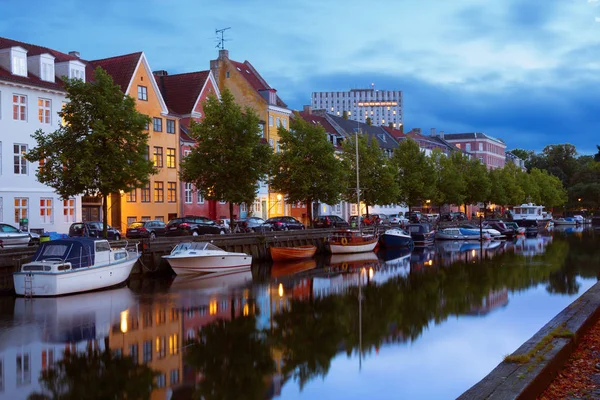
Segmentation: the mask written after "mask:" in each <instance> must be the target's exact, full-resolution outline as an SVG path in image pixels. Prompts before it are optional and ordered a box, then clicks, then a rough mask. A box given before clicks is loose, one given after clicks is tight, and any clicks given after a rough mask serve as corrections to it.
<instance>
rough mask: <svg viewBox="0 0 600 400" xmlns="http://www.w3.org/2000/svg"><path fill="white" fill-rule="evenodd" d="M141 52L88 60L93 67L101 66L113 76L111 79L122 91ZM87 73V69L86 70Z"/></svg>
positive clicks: (129, 80) (125, 88) (127, 84)
mask: <svg viewBox="0 0 600 400" xmlns="http://www.w3.org/2000/svg"><path fill="white" fill-rule="evenodd" d="M141 56H142V52H141V51H139V52H137V53H131V54H125V55H122V56H117V57H110V58H104V59H101V60H94V61H90V64H92V66H93V67H94V69H95V68H96V67H101V68H102V69H104V70H105V71H106V72H108V74H109V75H110V76H111V77H112V78H113V81H114V82H115V83H116V84H117V85H119V86H121V90H122V91H123V93H125V91H126V90H127V87H128V86H129V83H130V82H131V79H132V78H133V74H134V73H135V68H136V67H137V65H138V62H139V60H140V57H141ZM86 73H87V71H86Z"/></svg>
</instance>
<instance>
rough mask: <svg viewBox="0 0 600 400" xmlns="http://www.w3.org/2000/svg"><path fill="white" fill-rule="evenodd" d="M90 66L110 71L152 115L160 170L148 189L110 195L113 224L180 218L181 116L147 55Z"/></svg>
mask: <svg viewBox="0 0 600 400" xmlns="http://www.w3.org/2000/svg"><path fill="white" fill-rule="evenodd" d="M90 66H91V67H93V68H96V67H101V68H103V69H104V70H106V72H108V73H109V74H110V75H111V76H112V78H113V80H114V82H115V83H116V84H117V85H119V86H120V87H121V90H123V93H126V94H128V95H129V96H131V97H133V98H134V99H135V101H136V108H137V110H138V111H139V112H141V113H143V114H146V115H147V116H149V117H150V118H151V122H150V123H149V126H148V132H149V138H148V157H150V158H151V159H152V160H154V164H155V166H156V167H157V170H158V173H157V174H156V175H152V176H151V177H150V183H149V185H148V186H146V187H145V188H141V189H135V190H133V191H131V192H129V193H115V194H113V195H112V196H111V197H110V200H109V205H108V207H109V221H108V222H109V224H110V225H112V226H113V227H116V228H117V229H120V230H121V232H124V231H125V230H126V229H127V226H129V225H130V224H131V223H132V222H134V221H140V220H147V219H157V220H161V221H165V222H167V221H169V220H170V219H172V218H175V217H177V215H178V213H179V210H180V208H179V203H180V196H179V193H178V189H177V188H178V187H179V161H180V160H179V159H178V154H179V119H178V118H177V116H175V115H173V114H170V113H169V110H168V108H167V105H166V104H165V101H164V99H163V97H162V95H161V93H160V90H159V88H158V85H157V83H156V80H155V79H154V75H153V74H152V69H151V68H150V66H149V65H148V61H147V60H146V56H145V55H144V53H142V52H138V53H133V54H127V55H122V56H117V57H111V58H105V59H102V60H95V61H90ZM84 207H85V205H84ZM84 214H85V211H84Z"/></svg>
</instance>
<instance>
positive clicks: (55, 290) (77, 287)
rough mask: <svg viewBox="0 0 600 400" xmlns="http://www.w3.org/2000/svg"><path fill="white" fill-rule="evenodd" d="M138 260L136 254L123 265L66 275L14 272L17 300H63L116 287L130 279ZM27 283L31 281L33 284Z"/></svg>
mask: <svg viewBox="0 0 600 400" xmlns="http://www.w3.org/2000/svg"><path fill="white" fill-rule="evenodd" d="M138 258H139V256H138V255H137V254H130V255H129V258H128V259H126V260H124V261H121V262H117V263H112V264H109V265H104V266H97V267H87V268H78V269H75V270H71V271H65V272H38V271H33V272H15V273H14V274H13V282H14V286H15V292H16V294H17V295H18V296H32V297H38V296H61V295H65V294H72V293H82V292H89V291H92V290H98V289H104V288H107V287H111V286H116V285H119V284H121V283H123V282H125V281H126V280H127V278H129V274H130V273H131V270H132V268H133V265H134V264H135V263H136V261H137V260H138ZM26 280H31V284H29V282H27V283H26Z"/></svg>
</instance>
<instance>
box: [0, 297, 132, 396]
mask: <svg viewBox="0 0 600 400" xmlns="http://www.w3.org/2000/svg"><path fill="white" fill-rule="evenodd" d="M133 302H134V298H133V296H132V293H131V291H130V290H129V289H128V288H121V289H115V290H110V291H105V292H96V293H87V294H82V295H77V296H66V297H58V298H34V299H24V298H17V299H16V300H15V306H14V316H13V322H12V326H10V327H4V328H3V329H2V334H1V336H0V392H2V393H4V394H6V395H7V398H10V399H15V400H16V399H27V398H28V396H29V395H30V394H31V393H32V392H40V391H41V386H40V383H39V378H40V374H41V373H42V371H44V370H46V369H48V368H50V367H52V366H53V365H54V364H55V363H56V362H57V361H59V360H61V359H62V358H63V356H64V353H65V352H85V351H86V350H88V349H91V350H100V351H103V350H105V339H106V338H107V337H108V336H109V332H110V330H111V329H110V328H111V322H112V321H114V320H118V319H119V316H120V314H121V313H122V312H124V311H126V310H128V309H129V308H130V307H131V306H132V304H133Z"/></svg>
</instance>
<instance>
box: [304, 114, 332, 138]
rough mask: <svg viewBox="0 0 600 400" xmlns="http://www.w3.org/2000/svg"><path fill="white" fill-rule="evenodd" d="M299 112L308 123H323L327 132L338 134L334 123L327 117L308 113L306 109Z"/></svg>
mask: <svg viewBox="0 0 600 400" xmlns="http://www.w3.org/2000/svg"><path fill="white" fill-rule="evenodd" d="M298 114H299V115H300V117H302V119H303V120H305V121H306V122H308V123H311V124H314V125H321V126H322V127H323V129H325V132H327V133H330V134H332V135H337V134H338V132H337V131H336V130H335V128H334V127H333V125H331V124H330V123H329V121H328V120H327V118H325V117H320V116H318V115H315V114H308V113H306V112H304V111H300V112H299V113H298Z"/></svg>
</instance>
